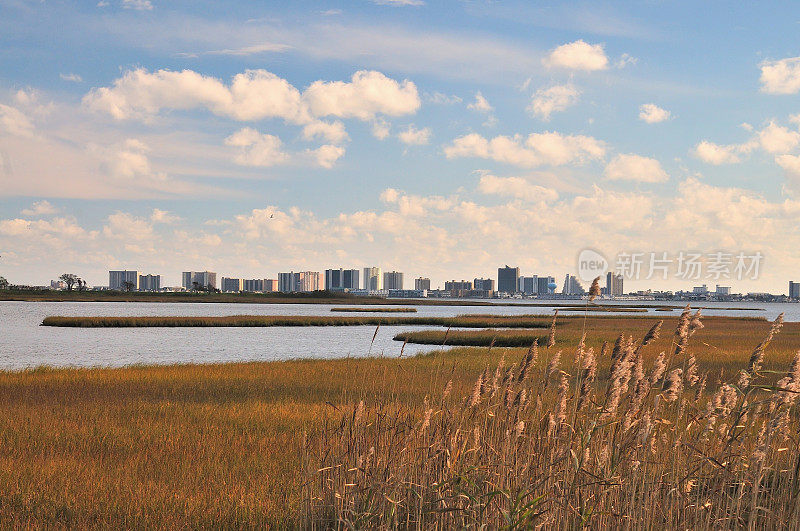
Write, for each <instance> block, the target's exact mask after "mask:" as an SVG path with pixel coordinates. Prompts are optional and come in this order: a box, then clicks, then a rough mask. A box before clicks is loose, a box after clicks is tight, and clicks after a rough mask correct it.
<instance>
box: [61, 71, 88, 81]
mask: <svg viewBox="0 0 800 531" xmlns="http://www.w3.org/2000/svg"><path fill="white" fill-rule="evenodd" d="M58 77H60V78H61V79H63V80H64V81H72V82H73V83H80V82H81V81H83V78H82V77H81V76H79V75H78V74H73V73H69V74H58Z"/></svg>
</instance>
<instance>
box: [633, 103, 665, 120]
mask: <svg viewBox="0 0 800 531" xmlns="http://www.w3.org/2000/svg"><path fill="white" fill-rule="evenodd" d="M670 114H671V113H670V112H669V111H668V110H666V109H662V108H661V107H659V106H658V105H656V104H655V103H645V104H644V105H641V106H640V107H639V119H640V120H643V121H645V122H647V123H649V124H656V123H659V122H663V121H665V120H669V118H670Z"/></svg>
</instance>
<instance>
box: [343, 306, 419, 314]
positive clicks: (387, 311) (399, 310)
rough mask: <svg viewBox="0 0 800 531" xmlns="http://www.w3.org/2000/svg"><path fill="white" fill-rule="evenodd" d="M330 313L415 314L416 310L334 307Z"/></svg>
mask: <svg viewBox="0 0 800 531" xmlns="http://www.w3.org/2000/svg"><path fill="white" fill-rule="evenodd" d="M331 311H332V312H359V313H362V312H368V313H370V312H371V313H417V309H416V308H380V307H378V308H376V307H372V308H348V307H334V308H331Z"/></svg>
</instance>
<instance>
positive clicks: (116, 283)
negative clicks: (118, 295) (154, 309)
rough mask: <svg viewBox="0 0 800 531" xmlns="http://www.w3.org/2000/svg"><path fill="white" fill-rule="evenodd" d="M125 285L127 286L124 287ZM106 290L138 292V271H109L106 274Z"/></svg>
mask: <svg viewBox="0 0 800 531" xmlns="http://www.w3.org/2000/svg"><path fill="white" fill-rule="evenodd" d="M126 284H127V285H126ZM108 289H116V290H121V291H128V290H129V289H130V290H138V289H139V272H138V271H127V270H125V271H109V272H108Z"/></svg>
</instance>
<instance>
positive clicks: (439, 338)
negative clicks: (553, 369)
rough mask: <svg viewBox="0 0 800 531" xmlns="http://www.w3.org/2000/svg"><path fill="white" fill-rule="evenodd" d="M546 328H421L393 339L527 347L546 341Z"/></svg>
mask: <svg viewBox="0 0 800 531" xmlns="http://www.w3.org/2000/svg"><path fill="white" fill-rule="evenodd" d="M547 337H548V334H547V330H546V329H543V328H540V329H526V330H493V329H488V330H451V331H450V332H449V333H447V332H444V331H441V330H422V331H417V332H401V333H399V334H396V335H395V336H394V338H393V339H394V340H395V341H403V342H406V343H412V344H417V345H450V346H459V347H488V346H489V345H494V346H495V347H527V346H530V345H531V344H533V342H534V341H540V342H546V341H547Z"/></svg>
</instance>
